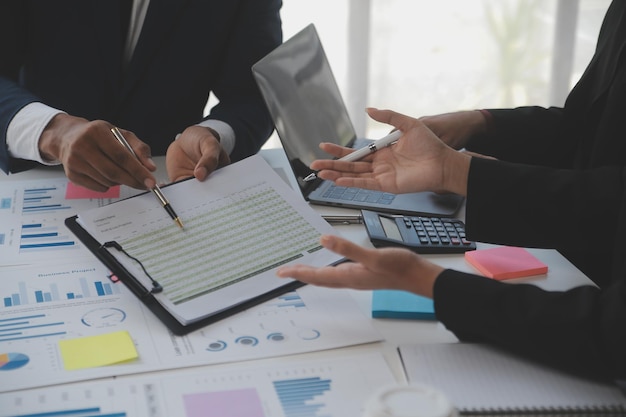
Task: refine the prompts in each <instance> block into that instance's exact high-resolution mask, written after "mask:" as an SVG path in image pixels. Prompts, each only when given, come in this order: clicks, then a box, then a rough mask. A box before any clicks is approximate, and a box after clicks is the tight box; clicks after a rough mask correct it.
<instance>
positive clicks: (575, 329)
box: [434, 270, 626, 379]
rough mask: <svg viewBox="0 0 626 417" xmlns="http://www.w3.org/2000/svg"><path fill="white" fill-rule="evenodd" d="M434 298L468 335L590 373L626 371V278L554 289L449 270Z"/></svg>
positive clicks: (439, 311)
mask: <svg viewBox="0 0 626 417" xmlns="http://www.w3.org/2000/svg"><path fill="white" fill-rule="evenodd" d="M434 299H435V311H436V315H437V319H438V320H440V321H441V322H442V323H443V324H444V325H445V326H446V327H447V328H448V329H449V330H451V331H452V332H454V333H455V335H456V336H457V337H458V338H459V339H461V340H463V341H473V342H483V343H491V344H494V345H497V346H499V347H502V348H505V349H507V350H510V351H513V352H515V353H518V354H521V355H524V356H527V357H530V358H533V359H535V360H538V361H541V362H544V363H547V364H550V365H552V366H555V367H558V368H561V369H564V370H567V371H571V372H576V373H580V374H583V375H586V376H592V377H602V378H614V379H616V378H623V377H624V376H626V355H625V354H624V352H626V332H625V330H624V329H626V291H625V287H624V282H623V281H620V282H617V283H615V284H613V285H611V286H609V287H608V288H604V289H598V288H596V287H593V286H582V287H578V288H575V289H572V290H569V291H566V292H556V291H553V292H549V291H544V290H541V289H539V288H537V287H535V286H533V285H530V284H506V283H501V282H497V281H493V280H490V279H488V278H484V277H479V276H476V275H471V274H465V273H461V272H457V271H452V270H446V271H444V272H443V273H442V274H441V275H440V276H439V278H438V279H437V281H436V284H435V296H434Z"/></svg>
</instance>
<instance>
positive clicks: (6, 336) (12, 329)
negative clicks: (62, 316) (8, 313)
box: [0, 314, 67, 342]
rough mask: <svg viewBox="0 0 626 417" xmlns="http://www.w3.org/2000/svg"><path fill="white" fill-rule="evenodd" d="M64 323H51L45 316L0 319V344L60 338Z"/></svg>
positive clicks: (63, 332)
mask: <svg viewBox="0 0 626 417" xmlns="http://www.w3.org/2000/svg"><path fill="white" fill-rule="evenodd" d="M64 325H65V323H64V322H62V321H51V320H49V319H48V318H47V316H46V315H45V314H33V315H29V316H20V317H12V318H8V319H0V342H9V341H13V340H26V339H36V338H41V337H50V336H61V335H64V334H66V333H67V332H66V331H65V330H64V328H63V327H64Z"/></svg>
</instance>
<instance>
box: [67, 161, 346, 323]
mask: <svg viewBox="0 0 626 417" xmlns="http://www.w3.org/2000/svg"><path fill="white" fill-rule="evenodd" d="M163 193H164V194H165V195H166V197H167V198H168V200H169V201H170V203H171V205H172V207H173V208H174V210H175V211H176V213H177V214H178V215H179V217H180V218H181V219H182V221H183V223H184V224H185V227H184V229H180V228H178V227H177V226H176V225H175V224H174V223H173V221H172V219H171V218H170V217H169V216H168V215H167V214H166V212H165V211H164V210H163V208H161V207H160V205H159V204H157V202H156V201H155V199H154V196H152V195H150V194H145V195H141V196H138V197H135V198H132V199H128V200H125V201H120V202H118V203H115V204H112V205H109V206H105V207H101V208H98V209H93V210H88V211H85V212H81V213H80V214H79V218H80V223H81V225H83V226H84V227H85V229H87V230H88V231H89V232H90V233H91V234H92V236H94V237H95V238H96V240H98V241H99V242H101V243H104V242H108V241H116V242H117V243H119V244H120V245H121V246H122V247H123V248H124V250H125V251H126V252H127V253H128V254H130V255H131V256H133V257H135V258H137V259H138V260H139V261H141V262H142V264H143V266H144V267H145V268H146V270H147V271H148V273H149V274H150V275H151V276H152V278H153V279H155V280H156V281H158V282H159V284H161V285H162V286H163V288H164V291H163V292H162V293H160V294H157V295H156V298H157V300H159V302H161V304H163V305H164V306H166V307H167V308H168V310H170V311H171V312H172V313H173V314H174V315H175V316H176V317H177V318H179V321H180V322H181V323H189V322H193V321H195V320H197V319H200V318H202V317H204V316H206V315H209V314H211V313H214V312H217V311H221V310H223V309H225V308H228V307H230V306H232V305H234V304H238V303H241V302H243V301H245V300H248V299H250V298H254V297H255V296H257V295H260V294H263V293H266V292H268V291H270V290H272V289H275V288H278V287H280V286H282V285H285V284H286V283H288V282H289V280H285V279H280V278H277V277H276V269H277V268H278V267H279V266H282V265H285V264H290V263H305V264H308V265H313V266H324V265H329V264H332V263H335V262H337V261H338V260H340V259H341V257H340V256H338V255H336V254H334V253H332V252H330V251H328V250H326V249H323V248H321V246H320V244H319V238H320V235H321V234H322V233H336V232H335V230H334V229H333V228H332V227H331V226H330V225H329V224H328V223H327V222H325V221H324V220H323V219H322V217H321V216H320V215H319V214H318V213H316V212H315V211H313V210H312V209H311V208H310V207H309V206H308V204H307V203H306V202H305V201H304V200H302V198H301V197H300V196H299V195H297V194H296V193H295V192H294V191H293V190H292V189H290V188H289V187H288V186H287V185H286V184H285V183H284V181H283V180H282V179H281V178H280V177H279V176H278V175H277V174H276V173H275V172H274V170H273V169H272V168H271V167H270V166H269V165H268V164H267V162H265V161H264V160H263V158H262V157H260V156H253V157H250V158H247V159H245V160H243V161H240V162H238V163H236V164H233V165H229V166H226V167H224V168H222V169H220V170H218V171H216V172H214V173H213V175H211V176H210V177H209V179H208V180H206V181H204V182H199V181H196V180H189V181H184V182H181V183H178V184H176V185H174V186H170V187H165V188H163ZM111 253H113V254H114V255H115V256H116V257H117V259H118V260H119V261H120V263H123V264H124V265H125V266H126V268H127V269H128V270H129V271H131V272H132V273H133V275H135V276H136V277H137V278H138V279H141V280H142V283H143V284H144V286H145V287H146V288H151V284H150V282H149V280H148V279H147V277H146V276H145V274H144V273H143V272H142V271H141V270H140V269H139V266H138V264H137V263H136V262H134V261H132V260H130V259H129V258H128V257H127V256H125V255H124V254H122V253H119V252H118V251H116V250H112V251H111Z"/></svg>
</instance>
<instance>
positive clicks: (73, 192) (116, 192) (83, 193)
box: [65, 182, 120, 200]
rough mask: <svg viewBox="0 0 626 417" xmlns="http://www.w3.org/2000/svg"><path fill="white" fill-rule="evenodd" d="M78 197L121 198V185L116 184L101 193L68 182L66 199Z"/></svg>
mask: <svg viewBox="0 0 626 417" xmlns="http://www.w3.org/2000/svg"><path fill="white" fill-rule="evenodd" d="M77 198H120V186H119V185H114V186H113V187H110V188H109V189H108V190H106V191H105V192H102V193H101V192H98V191H92V190H90V189H88V188H84V187H81V186H80V185H76V184H74V183H71V182H68V183H67V188H66V189H65V199H66V200H72V199H77Z"/></svg>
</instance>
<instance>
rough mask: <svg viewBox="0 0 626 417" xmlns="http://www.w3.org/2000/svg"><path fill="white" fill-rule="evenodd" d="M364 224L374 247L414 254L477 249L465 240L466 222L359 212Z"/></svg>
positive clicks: (437, 217) (474, 244)
mask: <svg viewBox="0 0 626 417" xmlns="http://www.w3.org/2000/svg"><path fill="white" fill-rule="evenodd" d="M361 216H362V217H363V223H365V229H366V230H367V234H368V236H369V238H370V241H371V242H372V244H373V245H374V246H375V247H377V248H382V247H385V246H397V247H403V248H407V249H411V250H412V251H414V252H417V253H423V254H434V253H462V252H466V251H468V250H474V249H476V243H475V242H472V241H469V240H467V239H466V238H465V223H463V222H462V221H461V220H458V219H454V218H448V217H439V216H406V215H398V214H388V213H379V212H376V211H370V210H361Z"/></svg>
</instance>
